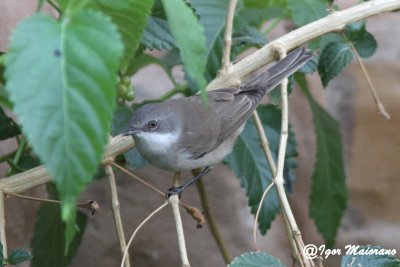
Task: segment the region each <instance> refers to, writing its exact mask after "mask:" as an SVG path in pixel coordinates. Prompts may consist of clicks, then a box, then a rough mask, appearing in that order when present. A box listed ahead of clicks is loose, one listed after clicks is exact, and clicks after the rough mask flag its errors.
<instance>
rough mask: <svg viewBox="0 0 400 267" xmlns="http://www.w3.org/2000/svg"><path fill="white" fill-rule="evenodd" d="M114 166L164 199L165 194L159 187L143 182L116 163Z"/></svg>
mask: <svg viewBox="0 0 400 267" xmlns="http://www.w3.org/2000/svg"><path fill="white" fill-rule="evenodd" d="M111 164H112V165H113V166H115V167H116V168H118V169H119V170H121V171H123V172H124V173H126V174H128V175H129V176H130V177H132V178H134V179H135V180H137V181H139V182H140V183H142V184H144V185H145V186H147V187H148V188H150V189H151V190H153V191H154V192H156V193H157V194H159V195H161V196H162V197H165V194H164V193H163V192H162V191H161V190H160V189H158V188H157V187H155V186H153V185H152V184H150V183H148V182H146V181H145V180H143V179H142V178H140V177H138V176H137V175H135V174H133V173H131V172H130V171H128V170H127V169H125V168H124V167H122V166H120V165H118V164H117V163H115V162H112V163H111Z"/></svg>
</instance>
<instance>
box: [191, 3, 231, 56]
mask: <svg viewBox="0 0 400 267" xmlns="http://www.w3.org/2000/svg"><path fill="white" fill-rule="evenodd" d="M190 3H191V5H192V7H194V10H195V13H196V15H197V16H199V22H200V24H201V25H202V26H203V27H204V33H205V36H206V40H207V42H206V47H207V50H208V52H207V54H208V53H210V49H211V48H212V47H213V45H214V43H215V42H216V40H217V38H218V36H219V35H220V33H221V32H222V31H223V30H224V26H225V17H226V9H227V7H228V3H229V1H228V0H219V1H215V0H191V1H190Z"/></svg>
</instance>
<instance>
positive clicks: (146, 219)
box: [120, 202, 168, 267]
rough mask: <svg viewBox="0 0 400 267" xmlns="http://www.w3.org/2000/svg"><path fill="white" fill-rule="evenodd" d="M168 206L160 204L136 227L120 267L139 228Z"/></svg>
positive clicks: (121, 266)
mask: <svg viewBox="0 0 400 267" xmlns="http://www.w3.org/2000/svg"><path fill="white" fill-rule="evenodd" d="M167 205H168V202H165V203H164V204H162V205H161V206H160V207H158V208H157V209H156V210H155V211H153V212H152V213H150V215H149V216H147V217H146V218H145V219H144V220H143V221H142V222H141V223H140V224H139V225H138V227H136V229H135V231H134V232H133V234H132V235H131V237H130V238H129V241H128V244H127V246H126V250H125V251H124V254H123V255H122V260H121V265H120V267H124V262H125V259H126V257H127V256H128V250H129V247H130V246H131V244H132V241H133V239H134V238H135V236H136V234H137V233H138V232H139V230H140V228H142V226H143V225H144V224H145V223H146V222H147V221H148V220H150V219H151V218H152V217H153V216H154V215H156V214H157V213H158V212H159V211H160V210H162V209H163V208H164V207H165V206H167Z"/></svg>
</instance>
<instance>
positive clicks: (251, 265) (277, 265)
mask: <svg viewBox="0 0 400 267" xmlns="http://www.w3.org/2000/svg"><path fill="white" fill-rule="evenodd" d="M266 266H274V267H284V265H283V264H282V263H281V262H280V260H278V259H277V258H275V257H272V256H271V255H268V254H267V253H265V252H247V253H244V254H242V255H240V256H239V257H236V258H235V259H234V260H233V261H232V262H231V263H230V264H228V267H266Z"/></svg>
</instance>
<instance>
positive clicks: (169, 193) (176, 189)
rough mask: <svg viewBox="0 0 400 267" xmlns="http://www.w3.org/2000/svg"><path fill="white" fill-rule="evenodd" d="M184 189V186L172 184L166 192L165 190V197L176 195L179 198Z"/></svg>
mask: <svg viewBox="0 0 400 267" xmlns="http://www.w3.org/2000/svg"><path fill="white" fill-rule="evenodd" d="M183 190H184V186H176V187H175V186H173V187H171V188H168V190H167V192H165V198H166V199H169V198H170V197H171V196H173V195H178V196H179V198H181V194H182V191H183Z"/></svg>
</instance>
